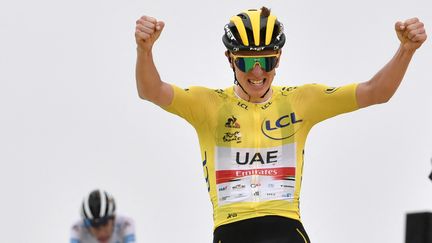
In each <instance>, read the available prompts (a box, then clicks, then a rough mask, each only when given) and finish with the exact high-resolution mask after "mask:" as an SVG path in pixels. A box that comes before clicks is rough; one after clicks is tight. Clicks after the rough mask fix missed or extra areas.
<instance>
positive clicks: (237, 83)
mask: <svg viewBox="0 0 432 243" xmlns="http://www.w3.org/2000/svg"><path fill="white" fill-rule="evenodd" d="M233 72H234V84H235V85H238V86H240V88H241V89H242V90H243V92H244V93H245V94H247V96H248V97H249V98H248V102H249V101H250V99H251V96H250V95H249V94H248V92H246V90H245V89H244V88H243V86H241V84H240V82H239V81H238V80H237V76H236V74H235V69H234V67H233ZM266 93H267V92H266Z"/></svg>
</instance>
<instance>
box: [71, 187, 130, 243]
mask: <svg viewBox="0 0 432 243" xmlns="http://www.w3.org/2000/svg"><path fill="white" fill-rule="evenodd" d="M115 210H116V205H115V201H114V198H113V197H112V196H111V195H110V194H108V193H107V192H106V191H104V190H99V189H98V190H94V191H92V192H90V194H88V195H87V196H86V197H85V198H84V200H83V202H82V205H81V210H80V211H81V217H82V219H81V220H79V221H78V222H76V223H75V224H74V225H73V226H72V232H71V238H70V243H135V242H136V241H135V227H134V223H133V221H132V219H130V218H127V217H123V216H119V215H116V211H115Z"/></svg>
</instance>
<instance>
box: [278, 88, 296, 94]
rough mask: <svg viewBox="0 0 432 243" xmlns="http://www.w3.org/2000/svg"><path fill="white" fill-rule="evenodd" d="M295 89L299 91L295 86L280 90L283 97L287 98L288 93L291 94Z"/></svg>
mask: <svg viewBox="0 0 432 243" xmlns="http://www.w3.org/2000/svg"><path fill="white" fill-rule="evenodd" d="M295 89H297V87H296V86H294V87H283V88H282V89H281V90H280V92H281V95H283V96H287V95H288V92H291V91H293V90H295Z"/></svg>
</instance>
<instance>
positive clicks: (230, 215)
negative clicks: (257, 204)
mask: <svg viewBox="0 0 432 243" xmlns="http://www.w3.org/2000/svg"><path fill="white" fill-rule="evenodd" d="M235 217H237V213H228V216H227V219H231V218H235ZM219 242H220V241H219Z"/></svg>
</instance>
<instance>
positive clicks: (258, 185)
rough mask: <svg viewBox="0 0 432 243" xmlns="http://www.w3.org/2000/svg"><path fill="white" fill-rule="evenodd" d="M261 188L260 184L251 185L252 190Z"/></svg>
mask: <svg viewBox="0 0 432 243" xmlns="http://www.w3.org/2000/svg"><path fill="white" fill-rule="evenodd" d="M260 186H261V184H260V183H256V184H255V183H252V184H251V185H250V187H251V188H257V187H260Z"/></svg>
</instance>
